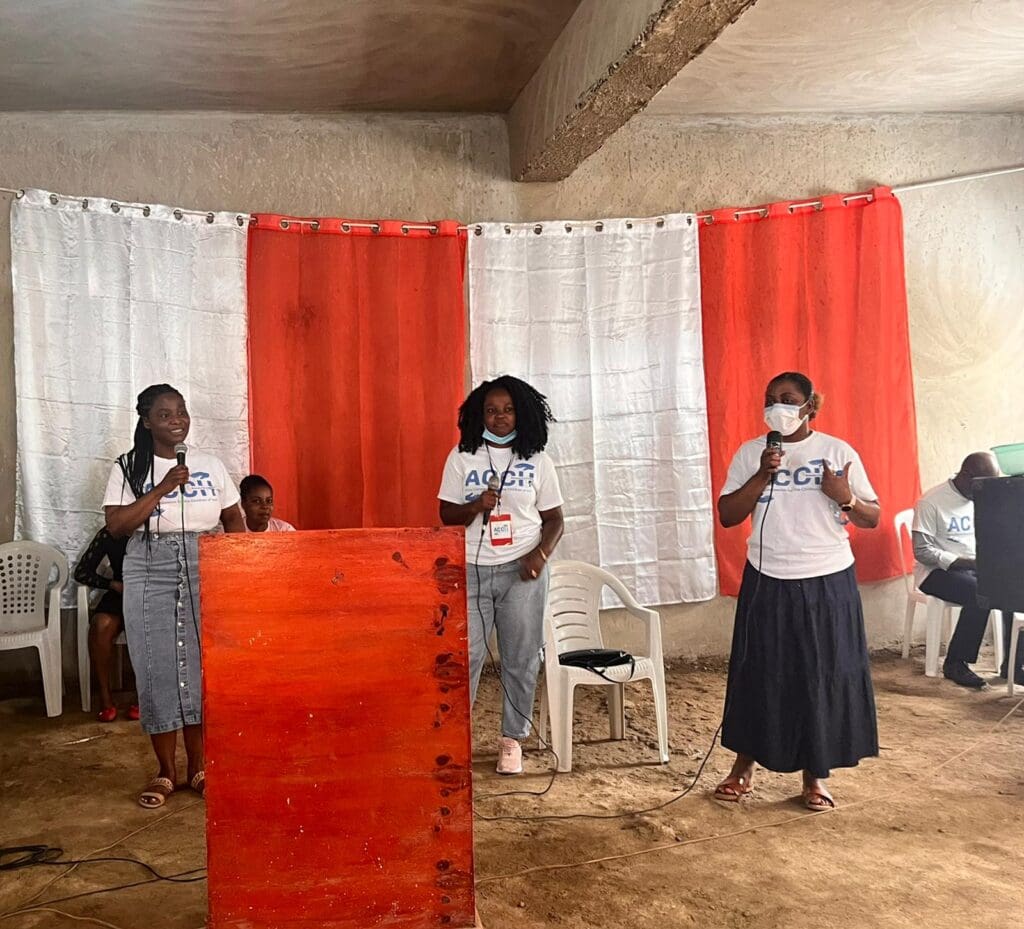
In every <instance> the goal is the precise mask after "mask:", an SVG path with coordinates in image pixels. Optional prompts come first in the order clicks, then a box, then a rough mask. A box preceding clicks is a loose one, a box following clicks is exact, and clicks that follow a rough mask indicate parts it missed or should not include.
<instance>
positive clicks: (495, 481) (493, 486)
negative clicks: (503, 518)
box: [484, 474, 501, 526]
mask: <svg viewBox="0 0 1024 929" xmlns="http://www.w3.org/2000/svg"><path fill="white" fill-rule="evenodd" d="M487 489H488V490H493V491H494V492H495V493H497V492H498V491H499V490H500V489H501V479H500V478H499V477H498V475H497V474H492V475H491V476H490V477H489V478H487ZM490 518H491V511H490V510H484V525H485V526H486V525H487V520H489V519H490Z"/></svg>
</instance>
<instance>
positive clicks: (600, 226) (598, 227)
mask: <svg viewBox="0 0 1024 929" xmlns="http://www.w3.org/2000/svg"><path fill="white" fill-rule="evenodd" d="M594 230H595V231H596V232H604V223H594Z"/></svg>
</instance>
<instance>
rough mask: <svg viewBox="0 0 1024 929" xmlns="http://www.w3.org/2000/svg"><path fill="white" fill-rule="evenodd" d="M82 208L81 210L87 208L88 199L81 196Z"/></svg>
mask: <svg viewBox="0 0 1024 929" xmlns="http://www.w3.org/2000/svg"><path fill="white" fill-rule="evenodd" d="M82 209H83V210H87V209H89V200H88V198H86V197H82Z"/></svg>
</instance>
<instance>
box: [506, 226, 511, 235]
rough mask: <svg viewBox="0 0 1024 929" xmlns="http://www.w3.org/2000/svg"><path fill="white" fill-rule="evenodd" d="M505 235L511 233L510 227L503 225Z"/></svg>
mask: <svg viewBox="0 0 1024 929" xmlns="http://www.w3.org/2000/svg"><path fill="white" fill-rule="evenodd" d="M505 235H512V227H511V226H508V225H506V226H505Z"/></svg>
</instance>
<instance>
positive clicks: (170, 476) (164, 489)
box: [156, 465, 188, 497]
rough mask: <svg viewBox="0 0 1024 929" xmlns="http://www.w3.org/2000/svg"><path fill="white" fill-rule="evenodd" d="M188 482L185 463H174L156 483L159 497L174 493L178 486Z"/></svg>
mask: <svg viewBox="0 0 1024 929" xmlns="http://www.w3.org/2000/svg"><path fill="white" fill-rule="evenodd" d="M187 483H188V468H187V467H186V466H185V465H175V466H174V467H173V468H171V470H170V471H168V472H167V474H166V475H164V479H163V480H162V481H161V482H160V483H159V484H157V485H156V489H157V490H159V491H160V496H161V497H166V496H167V495H168V494H170V493H174V491H176V490H177V489H178V488H179V487H182V486H184V485H185V484H187Z"/></svg>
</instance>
